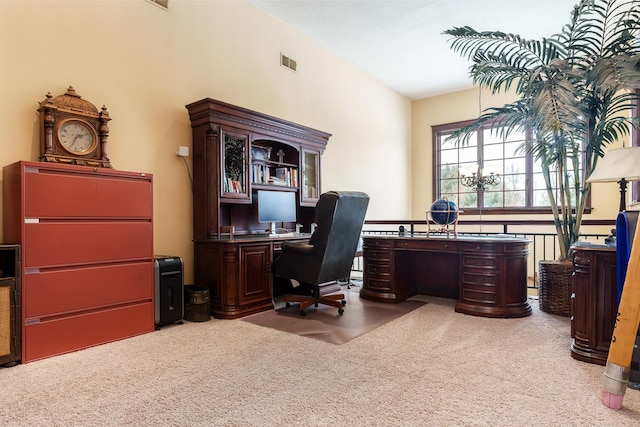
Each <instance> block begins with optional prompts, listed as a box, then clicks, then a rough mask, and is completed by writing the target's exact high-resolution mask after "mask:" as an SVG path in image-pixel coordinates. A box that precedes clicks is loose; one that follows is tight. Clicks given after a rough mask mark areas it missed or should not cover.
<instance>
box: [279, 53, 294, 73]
mask: <svg viewBox="0 0 640 427" xmlns="http://www.w3.org/2000/svg"><path fill="white" fill-rule="evenodd" d="M280 65H282V66H283V67H287V68H288V69H290V70H292V71H296V69H297V68H298V64H297V63H296V61H294V60H293V59H291V58H289V57H288V56H286V55H283V54H282V53H281V54H280Z"/></svg>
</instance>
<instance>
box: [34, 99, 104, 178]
mask: <svg viewBox="0 0 640 427" xmlns="http://www.w3.org/2000/svg"><path fill="white" fill-rule="evenodd" d="M38 112H39V113H40V161H42V162H54V163H66V164H73V165H82V166H96V167H103V168H111V167H112V166H111V162H110V161H109V157H108V156H107V138H108V136H109V126H108V125H107V123H108V122H109V120H111V118H110V117H109V113H108V112H107V107H105V106H103V107H102V111H100V112H98V109H97V108H96V106H95V105H93V104H92V103H90V102H88V101H86V100H84V99H82V97H81V96H80V95H78V94H77V93H76V91H75V89H74V88H73V86H69V88H68V89H67V92H66V93H65V94H64V95H60V96H56V97H55V98H54V97H53V96H51V93H47V95H46V98H45V100H44V101H42V102H40V108H38Z"/></svg>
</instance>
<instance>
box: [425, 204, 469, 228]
mask: <svg viewBox="0 0 640 427" xmlns="http://www.w3.org/2000/svg"><path fill="white" fill-rule="evenodd" d="M460 212H462V211H461V210H459V209H458V205H456V202H454V201H453V200H449V199H447V198H441V199H437V200H436V201H435V202H433V203H432V204H431V208H430V209H429V210H428V211H427V212H426V213H427V237H429V235H430V234H431V233H446V234H447V237H449V233H450V232H451V229H450V227H451V226H453V235H454V237H458V230H457V226H458V218H459V214H460ZM429 217H431V221H433V222H434V223H435V224H436V225H438V226H439V227H436V228H435V229H434V230H431V221H430V220H429Z"/></svg>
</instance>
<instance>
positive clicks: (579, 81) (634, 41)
mask: <svg viewBox="0 0 640 427" xmlns="http://www.w3.org/2000/svg"><path fill="white" fill-rule="evenodd" d="M639 33H640V1H637V0H636V1H631V0H581V1H580V2H579V3H578V4H577V5H575V6H574V9H573V12H572V14H571V19H570V22H569V23H568V24H567V25H565V26H564V27H563V28H562V30H561V32H560V33H558V34H554V35H552V36H550V37H548V38H543V39H541V40H526V39H523V38H522V37H520V36H518V35H515V34H506V33H503V32H498V31H490V32H478V31H476V30H474V29H472V28H470V27H456V28H453V29H450V30H447V31H445V34H448V35H450V36H452V39H451V48H452V50H453V51H455V52H458V53H460V54H461V55H462V56H463V57H466V58H467V59H469V60H471V61H472V62H473V64H472V66H471V67H470V75H471V76H472V77H473V81H474V84H478V85H479V86H480V87H481V88H488V89H490V90H491V92H492V93H493V94H495V93H499V92H501V91H505V92H508V91H510V90H514V91H515V94H516V96H517V100H516V101H515V102H512V103H510V104H506V105H504V106H502V107H499V108H489V109H486V110H484V111H483V112H482V114H481V116H480V117H479V118H478V119H477V120H475V121H474V122H473V123H472V124H471V125H469V126H467V127H465V128H463V129H460V130H459V131H458V132H456V133H455V134H454V135H453V136H452V138H453V139H454V140H455V141H457V142H458V143H462V144H464V143H466V142H467V141H468V138H469V136H470V135H471V134H472V133H473V132H475V131H477V130H478V129H480V127H482V126H489V127H490V128H491V129H493V130H496V131H497V132H500V134H501V135H502V136H506V135H508V134H509V133H511V132H512V131H525V130H530V131H531V134H532V140H530V141H527V142H525V143H523V144H522V145H521V146H520V148H519V149H520V150H524V151H525V152H527V153H530V154H531V155H532V156H533V157H534V158H535V159H536V160H538V161H539V162H540V164H541V168H542V175H543V176H544V181H545V186H546V190H547V195H548V197H549V202H550V205H551V210H552V212H553V217H554V220H555V229H556V233H557V236H558V242H559V249H560V259H561V260H565V259H568V258H569V255H570V248H571V245H572V244H573V243H575V242H576V241H577V239H578V237H579V235H580V224H581V222H582V215H583V212H584V209H585V203H586V199H587V196H588V194H589V191H590V190H591V186H590V184H589V183H588V182H586V179H588V177H589V176H590V175H591V173H592V172H593V170H594V168H595V167H596V164H597V162H598V159H599V158H601V157H602V156H603V155H604V153H605V150H604V148H605V147H606V146H607V145H609V144H612V143H614V142H615V141H617V140H619V139H620V138H622V137H625V136H626V135H628V134H629V131H630V126H631V125H632V124H633V123H634V122H633V120H632V118H631V114H630V111H631V110H632V108H633V106H634V103H635V102H636V99H637V97H636V95H635V91H634V89H636V88H640V39H639V38H638V36H639Z"/></svg>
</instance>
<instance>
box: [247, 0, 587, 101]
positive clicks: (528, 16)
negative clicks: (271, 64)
mask: <svg viewBox="0 0 640 427" xmlns="http://www.w3.org/2000/svg"><path fill="white" fill-rule="evenodd" d="M251 1H252V2H253V3H255V4H256V5H257V6H258V7H260V8H262V9H263V10H265V11H266V12H267V13H269V14H271V15H273V16H275V17H276V18H278V19H279V20H281V21H283V22H284V23H286V24H287V25H289V26H291V27H293V28H294V29H296V30H297V31H299V32H301V33H303V34H305V35H306V36H307V37H309V38H311V39H312V40H314V41H316V42H317V43H319V44H320V45H323V46H325V47H326V48H328V49H330V50H331V51H333V52H335V53H336V54H337V55H340V56H341V57H343V58H345V59H346V60H348V61H349V62H351V63H353V64H354V65H355V66H356V67H357V68H359V69H360V70H361V71H363V72H364V73H366V74H368V75H370V76H371V77H373V78H374V79H376V80H378V81H380V82H381V83H383V84H384V85H386V86H388V87H390V88H392V89H394V90H396V91H397V92H399V93H401V94H402V95H404V96H406V97H407V98H409V99H412V100H416V99H422V98H425V97H429V96H435V95H440V94H444V93H448V92H453V91H457V90H462V89H467V88H470V87H472V86H473V85H472V81H471V79H470V77H469V75H468V68H469V65H470V64H469V62H468V61H466V60H464V59H462V58H461V57H460V56H459V55H458V54H457V53H454V52H452V51H451V50H450V48H449V42H448V36H446V35H444V34H442V33H443V31H445V30H447V29H450V28H453V27H460V26H465V25H468V26H471V27H473V28H475V29H476V30H499V31H504V32H507V33H516V34H519V35H521V36H523V37H525V38H530V39H531V38H540V37H546V36H550V35H551V34H554V33H557V32H559V31H560V30H561V29H562V26H563V25H565V24H566V23H568V21H569V17H570V13H571V11H572V9H573V6H574V4H575V3H576V2H577V0H482V1H479V0H251Z"/></svg>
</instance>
